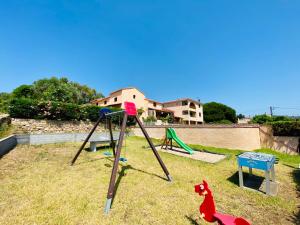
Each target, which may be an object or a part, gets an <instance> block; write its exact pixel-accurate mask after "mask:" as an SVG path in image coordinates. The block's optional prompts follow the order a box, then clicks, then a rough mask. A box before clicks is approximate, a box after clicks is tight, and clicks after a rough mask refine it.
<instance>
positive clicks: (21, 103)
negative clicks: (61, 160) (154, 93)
mask: <svg viewBox="0 0 300 225" xmlns="http://www.w3.org/2000/svg"><path fill="white" fill-rule="evenodd" d="M101 108H102V107H100V106H96V105H77V104H72V103H63V102H54V101H52V102H51V101H40V102H38V101H36V100H33V99H28V98H15V99H13V100H12V101H11V102H10V106H9V114H10V116H11V117H13V118H28V119H49V120H91V121H96V120H97V119H98V117H99V110H100V109H101ZM110 109H111V110H112V111H119V110H120V109H119V108H110ZM122 118H123V117H122V115H119V116H118V115H116V116H114V117H113V118H112V122H113V123H115V124H119V123H120V121H122Z"/></svg>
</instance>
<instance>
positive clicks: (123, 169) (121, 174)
mask: <svg viewBox="0 0 300 225" xmlns="http://www.w3.org/2000/svg"><path fill="white" fill-rule="evenodd" d="M106 159H107V160H109V161H110V162H112V163H113V162H114V160H113V158H106ZM119 165H120V166H121V171H120V172H119V176H118V178H117V181H116V183H115V188H114V189H115V190H114V197H113V199H112V204H111V205H113V203H114V199H115V196H116V195H117V192H118V188H119V185H120V183H121V180H122V178H123V177H124V176H126V171H128V170H134V171H137V172H140V173H143V174H147V175H150V176H154V177H158V178H160V179H163V180H165V181H168V179H167V178H165V177H162V176H160V175H157V174H154V173H149V172H146V171H144V170H140V169H137V168H134V167H132V166H131V165H122V164H119ZM105 166H106V167H112V166H111V165H110V164H105Z"/></svg>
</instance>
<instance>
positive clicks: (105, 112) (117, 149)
mask: <svg viewBox="0 0 300 225" xmlns="http://www.w3.org/2000/svg"><path fill="white" fill-rule="evenodd" d="M121 113H123V114H124V116H123V121H122V125H121V130H120V135H119V140H118V144H117V146H116V143H115V141H114V139H113V132H112V116H113V115H115V114H121ZM129 117H133V118H134V119H135V120H136V122H137V124H138V125H139V127H140V128H141V130H142V132H143V134H144V136H145V138H146V139H147V141H148V144H149V145H150V148H151V149H152V152H153V153H154V155H155V157H156V159H157V161H158V162H159V164H160V166H161V168H162V170H163V171H164V173H165V175H166V176H167V180H168V181H172V177H171V176H170V174H169V171H168V169H167V167H166V166H165V164H164V162H163V161H162V159H161V157H160V155H159V154H158V152H157V150H156V148H155V146H154V144H153V142H152V141H151V139H150V137H149V135H148V133H147V131H146V129H145V128H144V126H143V124H142V122H141V120H140V119H139V118H138V116H137V110H136V107H135V104H134V103H132V102H125V110H122V111H117V112H111V111H110V110H109V109H106V108H105V109H102V110H101V111H100V115H99V118H98V120H97V122H96V123H95V125H94V127H93V128H92V130H91V131H90V133H89V134H88V136H87V137H86V139H85V141H84V142H83V144H82V145H81V147H80V148H79V150H78V152H77V153H76V155H75V157H74V158H73V160H72V161H71V165H74V163H75V162H76V160H77V158H78V156H79V155H80V153H81V152H82V150H83V148H84V147H85V145H86V143H87V142H88V141H89V139H90V137H91V136H92V134H93V133H94V131H95V130H96V128H97V126H98V125H99V123H100V122H101V121H102V120H103V119H104V118H106V119H108V129H109V134H110V144H111V147H112V149H113V155H114V158H115V159H114V164H113V168H112V173H111V177H110V182H109V187H108V192H107V199H106V204H105V207H104V212H105V213H106V214H107V213H108V212H109V210H110V209H111V204H112V199H113V197H114V193H115V182H116V176H117V170H118V164H119V160H120V155H121V149H122V145H123V140H124V134H125V129H126V124H127V121H128V118H129Z"/></svg>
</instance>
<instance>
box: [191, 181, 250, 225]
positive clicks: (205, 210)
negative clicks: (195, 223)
mask: <svg viewBox="0 0 300 225" xmlns="http://www.w3.org/2000/svg"><path fill="white" fill-rule="evenodd" d="M195 192H196V193H199V195H201V196H204V201H203V202H202V204H201V205H200V208H199V211H200V216H201V218H202V219H204V220H206V221H207V222H211V223H212V222H218V224H219V225H250V223H249V222H248V221H247V220H245V219H243V218H240V217H234V216H230V215H226V214H222V213H219V212H217V211H216V207H215V201H214V197H213V195H212V192H211V190H210V189H209V188H208V184H207V182H206V181H205V180H203V183H202V184H198V185H195Z"/></svg>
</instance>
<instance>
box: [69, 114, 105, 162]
mask: <svg viewBox="0 0 300 225" xmlns="http://www.w3.org/2000/svg"><path fill="white" fill-rule="evenodd" d="M100 121H101V118H100V117H99V119H98V120H97V122H96V123H95V125H94V127H93V129H92V130H91V131H90V133H89V135H88V136H87V137H86V139H85V140H84V142H83V143H82V145H81V147H80V148H79V150H78V152H77V153H76V155H75V157H74V158H73V160H72V162H71V166H73V164H74V163H75V162H76V160H77V158H78V156H79V155H80V153H81V152H82V150H83V148H84V146H85V145H86V143H87V142H88V141H89V139H90V137H91V136H92V134H93V133H94V131H95V130H96V128H97V126H98V125H99V123H100Z"/></svg>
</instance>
